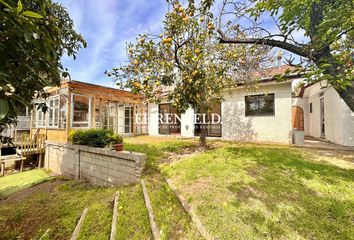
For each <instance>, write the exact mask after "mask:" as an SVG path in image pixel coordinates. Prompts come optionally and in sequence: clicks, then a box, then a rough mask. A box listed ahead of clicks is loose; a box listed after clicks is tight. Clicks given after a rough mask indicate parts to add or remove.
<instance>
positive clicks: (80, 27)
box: [57, 0, 167, 87]
mask: <svg viewBox="0 0 354 240" xmlns="http://www.w3.org/2000/svg"><path fill="white" fill-rule="evenodd" d="M57 2H59V3H61V4H62V5H63V6H65V7H66V8H67V9H68V11H69V13H70V16H71V18H72V19H73V20H74V23H75V29H76V30H77V31H78V32H80V33H81V34H82V35H83V37H84V38H85V40H86V41H87V43H88V46H87V48H85V49H81V50H80V51H79V53H78V55H77V59H76V60H75V61H74V60H73V59H72V58H68V57H64V58H63V59H62V60H63V64H64V66H65V67H66V68H68V69H69V72H70V74H71V77H72V79H74V80H79V81H85V82H90V83H94V84H99V85H105V86H109V87H112V86H114V83H113V82H112V80H111V79H110V78H108V77H107V76H106V75H105V74H104V71H105V70H109V69H111V68H112V67H117V66H119V64H121V63H122V64H124V62H125V61H126V60H127V57H126V51H125V43H126V42H127V41H134V40H135V38H136V36H137V35H138V34H139V33H143V32H146V31H149V29H150V30H151V31H154V32H155V31H158V30H159V28H160V26H161V22H162V20H163V18H164V14H165V12H166V11H167V9H166V2H165V0H150V1H149V0H99V1H97V0H57Z"/></svg>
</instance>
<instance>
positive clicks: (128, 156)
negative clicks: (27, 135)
mask: <svg viewBox="0 0 354 240" xmlns="http://www.w3.org/2000/svg"><path fill="white" fill-rule="evenodd" d="M46 145H55V146H58V147H65V148H70V149H74V150H77V151H84V152H90V153H97V154H101V155H105V156H110V157H116V158H122V159H125V160H128V161H133V162H137V163H140V162H142V161H145V160H146V158H147V157H146V154H144V153H138V152H130V151H120V152H117V151H115V150H111V149H109V148H95V147H89V146H84V145H74V144H70V143H59V142H54V141H48V140H47V141H46Z"/></svg>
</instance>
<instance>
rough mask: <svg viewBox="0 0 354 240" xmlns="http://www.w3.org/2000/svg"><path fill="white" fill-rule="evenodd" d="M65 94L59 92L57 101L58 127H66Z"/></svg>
mask: <svg viewBox="0 0 354 240" xmlns="http://www.w3.org/2000/svg"><path fill="white" fill-rule="evenodd" d="M67 100H68V98H67V95H65V94H61V95H60V101H59V106H60V107H59V128H61V129H65V128H66V106H67Z"/></svg>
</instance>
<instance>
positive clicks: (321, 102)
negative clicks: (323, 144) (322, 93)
mask: <svg viewBox="0 0 354 240" xmlns="http://www.w3.org/2000/svg"><path fill="white" fill-rule="evenodd" d="M320 124H321V137H322V138H324V137H325V136H326V134H325V133H326V131H325V116H324V98H323V97H322V98H320Z"/></svg>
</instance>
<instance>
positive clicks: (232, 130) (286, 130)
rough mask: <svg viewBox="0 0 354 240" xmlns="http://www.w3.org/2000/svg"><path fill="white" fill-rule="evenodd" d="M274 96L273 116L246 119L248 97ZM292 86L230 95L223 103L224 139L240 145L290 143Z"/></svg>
mask: <svg viewBox="0 0 354 240" xmlns="http://www.w3.org/2000/svg"><path fill="white" fill-rule="evenodd" d="M264 93H274V106H275V114H274V116H252V117H246V116H245V96H246V95H253V94H264ZM291 116H292V115H291V83H290V82H287V83H281V84H269V85H262V86H261V87H260V88H259V89H258V91H256V92H252V93H251V92H249V91H247V90H246V89H245V88H240V89H235V90H232V91H228V93H227V94H226V96H225V101H224V102H223V103H222V121H223V125H222V129H223V130H222V137H223V138H224V139H229V140H241V141H271V142H282V143H291V133H292V126H291Z"/></svg>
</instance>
